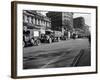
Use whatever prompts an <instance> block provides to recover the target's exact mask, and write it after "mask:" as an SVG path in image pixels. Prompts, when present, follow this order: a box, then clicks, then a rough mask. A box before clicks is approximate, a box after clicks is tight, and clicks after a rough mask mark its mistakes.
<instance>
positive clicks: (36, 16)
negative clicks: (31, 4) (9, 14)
mask: <svg viewBox="0 0 100 80" xmlns="http://www.w3.org/2000/svg"><path fill="white" fill-rule="evenodd" d="M23 27H24V29H26V28H27V29H28V30H30V34H33V31H34V30H38V31H40V32H41V33H42V32H43V31H45V30H46V29H50V28H51V20H50V19H49V18H48V17H46V16H44V15H42V14H41V13H38V12H37V11H33V10H23Z"/></svg>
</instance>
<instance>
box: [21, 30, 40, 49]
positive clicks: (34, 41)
mask: <svg viewBox="0 0 100 80" xmlns="http://www.w3.org/2000/svg"><path fill="white" fill-rule="evenodd" d="M39 44H40V39H39V31H33V33H32V34H31V33H30V30H27V31H23V47H25V46H36V45H39Z"/></svg>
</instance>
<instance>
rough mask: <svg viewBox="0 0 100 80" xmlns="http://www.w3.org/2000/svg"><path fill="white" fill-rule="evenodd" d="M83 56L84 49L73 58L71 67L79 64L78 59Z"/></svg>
mask: <svg viewBox="0 0 100 80" xmlns="http://www.w3.org/2000/svg"><path fill="white" fill-rule="evenodd" d="M83 54H84V49H82V50H80V52H79V54H78V55H77V56H76V57H75V58H74V60H73V62H72V64H71V66H72V67H74V66H77V64H78V63H79V60H80V58H81V57H82V55H83Z"/></svg>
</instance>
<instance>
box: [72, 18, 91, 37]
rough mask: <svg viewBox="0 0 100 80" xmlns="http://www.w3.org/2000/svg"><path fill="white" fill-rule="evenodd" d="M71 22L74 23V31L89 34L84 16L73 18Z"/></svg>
mask: <svg viewBox="0 0 100 80" xmlns="http://www.w3.org/2000/svg"><path fill="white" fill-rule="evenodd" d="M73 24H74V29H75V31H77V33H81V34H83V35H89V34H90V31H89V28H90V26H88V25H87V24H86V23H85V19H84V17H77V18H74V19H73Z"/></svg>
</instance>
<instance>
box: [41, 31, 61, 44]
mask: <svg viewBox="0 0 100 80" xmlns="http://www.w3.org/2000/svg"><path fill="white" fill-rule="evenodd" d="M60 35H61V34H59V32H58V31H52V30H46V31H45V34H41V38H40V40H41V42H48V43H52V42H58V41H60Z"/></svg>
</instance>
